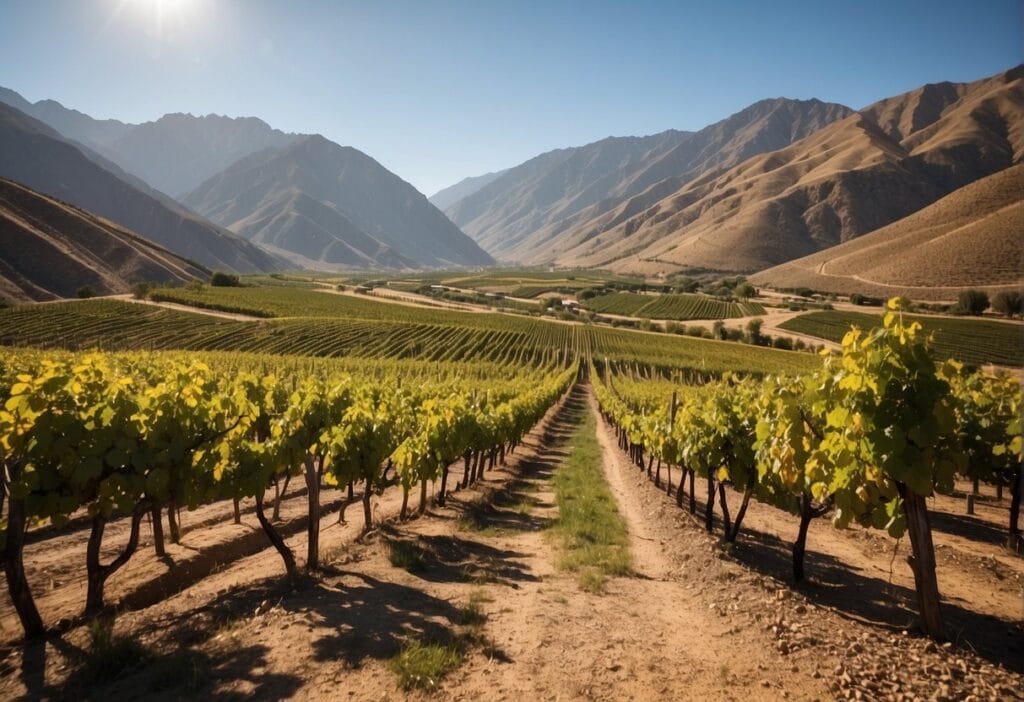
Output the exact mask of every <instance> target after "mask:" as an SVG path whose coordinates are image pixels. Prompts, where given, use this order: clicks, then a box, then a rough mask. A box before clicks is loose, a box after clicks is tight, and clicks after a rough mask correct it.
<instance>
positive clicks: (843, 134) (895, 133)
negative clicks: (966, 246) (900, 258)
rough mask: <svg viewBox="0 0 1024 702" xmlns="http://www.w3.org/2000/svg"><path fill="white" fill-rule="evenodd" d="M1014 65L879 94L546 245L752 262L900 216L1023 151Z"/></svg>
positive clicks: (582, 256)
mask: <svg viewBox="0 0 1024 702" xmlns="http://www.w3.org/2000/svg"><path fill="white" fill-rule="evenodd" d="M1022 75H1024V68H1021V67H1018V68H1015V69H1013V70H1011V71H1008V72H1006V73H1005V74H1001V75H997V76H994V77H992V78H988V79H984V80H980V81H977V82H975V83H971V84H966V85H952V84H943V85H940V86H926V87H924V88H920V89H918V90H915V91H912V92H910V93H907V94H905V95H902V96H897V97H894V98H890V99H887V100H883V101H881V102H879V103H877V104H875V105H872V106H870V107H868V108H866V109H865V110H863V111H861V112H860V113H857V114H854V115H851V116H849V117H847V118H845V119H843V120H840V121H838V122H835V123H834V124H832V125H830V126H828V127H826V128H824V129H822V130H820V131H817V132H815V133H813V134H811V135H810V136H807V137H805V138H803V139H801V140H799V141H797V142H795V143H793V144H792V145H790V146H788V147H786V148H783V149H779V150H777V151H774V152H771V153H765V154H761V155H759V156H755V157H753V158H751V159H748V160H746V161H744V162H743V163H741V164H739V165H737V166H734V167H732V168H729V169H725V170H719V171H715V172H711V173H708V174H706V175H705V176H703V177H701V178H697V179H695V180H693V181H691V182H689V183H687V184H685V185H683V186H682V187H681V188H679V189H677V190H675V191H673V192H671V193H663V192H661V191H660V190H659V189H658V188H652V189H651V191H650V192H649V193H646V194H645V195H644V196H643V197H641V198H638V199H637V202H635V203H627V204H625V205H622V206H620V207H619V208H618V209H617V210H615V211H613V212H609V213H608V214H606V215H604V216H603V217H598V218H594V219H592V220H591V221H589V222H586V223H583V224H579V225H577V226H575V227H573V228H572V229H569V230H568V231H566V232H564V233H561V234H560V236H559V238H558V239H557V241H555V242H550V243H549V249H551V250H553V252H554V253H553V254H552V255H551V259H552V260H553V262H555V263H559V264H564V265H582V266H607V267H611V268H612V269H614V270H618V271H629V272H634V273H647V274H659V273H667V272H671V271H674V270H679V269H685V268H691V267H693V268H709V269H716V270H723V271H739V272H750V271H756V270H759V269H764V268H768V267H770V266H773V265H776V264H779V263H783V262H785V261H789V260H792V259H794V258H799V257H801V256H805V255H809V254H812V253H815V252H817V251H819V250H821V249H824V248H827V247H829V246H833V245H835V244H838V243H842V242H845V241H848V240H851V239H854V238H856V237H858V236H861V235H862V234H865V233H867V232H870V231H874V230H876V229H879V228H881V227H884V226H886V225H888V224H891V223H892V222H895V221H897V220H899V219H902V218H903V217H906V216H908V215H910V214H912V213H914V212H916V211H918V210H920V209H922V208H923V207H926V206H927V205H929V204H931V203H933V202H935V201H936V200H938V199H940V198H942V197H943V196H945V195H947V194H949V193H951V192H953V191H954V190H956V189H958V188H960V187H963V186H964V185H967V184H969V183H972V182H974V181H976V180H978V179H981V178H984V177H986V176H988V175H991V174H993V173H997V172H999V171H1001V170H1003V169H1006V168H1008V167H1010V166H1012V165H1013V164H1015V163H1019V162H1020V161H1021V159H1022V156H1024V85H1022Z"/></svg>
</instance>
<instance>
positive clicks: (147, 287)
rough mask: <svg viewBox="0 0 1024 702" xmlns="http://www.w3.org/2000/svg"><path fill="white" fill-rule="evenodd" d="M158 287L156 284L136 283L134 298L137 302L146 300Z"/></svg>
mask: <svg viewBox="0 0 1024 702" xmlns="http://www.w3.org/2000/svg"><path fill="white" fill-rule="evenodd" d="M155 287H156V283H136V284H135V285H133V286H132V296H133V297H134V298H135V299H136V300H145V299H146V298H147V297H149V293H151V292H152V291H153V288H155Z"/></svg>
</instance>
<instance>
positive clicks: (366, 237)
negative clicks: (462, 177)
mask: <svg viewBox="0 0 1024 702" xmlns="http://www.w3.org/2000/svg"><path fill="white" fill-rule="evenodd" d="M183 202H184V204H185V205H186V206H188V207H190V208H191V209H193V210H194V211H195V212H198V213H199V214H201V215H203V216H205V217H208V218H209V219H211V220H212V221H214V222H217V223H218V224H221V225H223V226H225V227H228V228H229V229H231V230H232V231H235V232H237V233H239V234H240V235H242V236H244V237H246V238H247V239H249V240H251V241H254V242H257V243H260V244H262V245H267V246H270V247H273V250H274V251H278V252H280V253H282V254H283V255H287V256H288V257H289V258H290V259H291V260H292V261H293V262H296V263H301V264H302V265H309V266H314V267H320V268H325V269H332V268H339V267H359V268H367V267H406V266H451V265H456V266H461V265H486V264H489V263H491V262H492V259H491V257H490V256H488V255H487V254H486V253H485V252H484V251H483V250H481V249H480V247H479V246H477V245H476V244H475V243H474V242H473V241H472V240H471V239H470V238H469V237H467V236H466V235H465V234H463V233H462V232H461V231H459V229H458V228H457V227H456V226H455V225H454V224H452V223H451V222H450V221H449V220H448V219H447V218H446V217H445V216H444V214H442V213H441V211H440V210H438V209H437V208H436V207H434V206H433V205H431V204H430V203H429V202H428V201H427V199H426V198H425V197H424V196H423V195H422V194H420V193H419V192H418V191H417V190H416V189H415V188H413V187H412V186H411V185H409V184H408V183H406V182H405V181H403V180H402V179H401V178H399V177H398V176H396V175H395V174H393V173H391V172H390V171H388V170H387V169H386V168H384V167H383V166H381V165H380V164H379V163H377V162H376V161H375V160H373V159H372V158H370V157H369V156H367V155H366V154H364V153H362V152H361V151H358V150H357V149H353V148H351V147H344V146H339V145H338V144H335V143H333V142H331V141H328V140H327V139H325V138H323V137H321V136H311V137H307V138H304V139H302V140H301V141H298V142H296V143H294V144H292V145H290V146H288V147H285V148H283V149H267V150H264V151H261V152H259V153H256V154H253V155H251V156H248V157H246V158H244V159H241V160H240V161H238V162H237V163H235V164H233V165H232V166H231V167H229V168H228V169H226V170H225V171H223V172H221V173H219V174H217V175H216V176H214V177H213V178H210V179H209V180H207V181H206V182H205V183H203V184H202V185H201V186H199V187H198V188H196V189H195V190H194V191H193V192H191V193H189V194H188V196H186V197H185V198H184V199H183Z"/></svg>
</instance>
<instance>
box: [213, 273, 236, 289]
mask: <svg viewBox="0 0 1024 702" xmlns="http://www.w3.org/2000/svg"><path fill="white" fill-rule="evenodd" d="M241 284H242V283H241V281H239V280H238V276H237V275H235V274H234V273H225V272H223V271H214V272H213V275H212V276H210V285H212V286H214V287H215V288H237V287H239V286H240V285H241Z"/></svg>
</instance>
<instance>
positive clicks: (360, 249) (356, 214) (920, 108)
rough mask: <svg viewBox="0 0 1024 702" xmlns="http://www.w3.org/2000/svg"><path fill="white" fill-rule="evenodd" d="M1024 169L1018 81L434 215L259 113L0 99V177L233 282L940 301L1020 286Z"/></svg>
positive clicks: (396, 181)
mask: <svg viewBox="0 0 1024 702" xmlns="http://www.w3.org/2000/svg"><path fill="white" fill-rule="evenodd" d="M4 103H5V104H4ZM1022 161H1024V66H1018V67H1015V68H1013V69H1010V70H1009V71H1006V72H1004V73H1001V74H998V75H995V76H991V77H989V78H985V79H981V80H977V81H974V82H971V83H936V84H929V85H925V86H922V87H920V88H917V89H915V90H912V91H909V92H907V93H903V94H901V95H896V96H893V97H890V98H886V99H883V100H880V101H878V102H876V103H874V104H872V105H869V106H867V107H865V108H862V109H860V110H853V109H851V108H849V107H846V106H844V105H840V104H836V103H828V102H822V101H820V100H814V99H811V100H793V99H787V98H776V99H769V100H761V101H759V102H756V103H754V104H752V105H750V106H749V107H747V108H745V109H743V110H740V111H739V112H737V113H735V114H733V115H731V116H730V117H728V118H726V119H723V120H721V121H719V122H716V123H714V124H711V125H709V126H707V127H705V128H703V129H700V130H699V131H693V132H690V131H677V130H667V131H664V132H660V133H658V134H654V135H650V136H633V137H608V138H606V139H602V140H600V141H597V142H594V143H591V144H587V145H584V146H579V147H570V148H564V149H557V150H554V151H549V152H547V153H544V154H541V155H539V156H536V157H534V158H531V159H529V160H527V161H525V162H524V163H522V164H519V165H517V166H514V167H512V168H508V169H505V170H500V171H496V172H492V173H487V174H484V175H482V176H475V177H469V178H465V179H463V180H461V181H460V182H458V183H456V184H455V185H453V186H451V187H449V188H445V189H444V190H441V191H439V192H437V193H435V194H434V195H433V196H432V197H431V198H430V199H429V200H428V199H427V198H426V197H424V196H423V195H422V194H420V193H419V192H418V191H417V190H416V189H415V188H413V187H412V186H411V185H410V184H409V183H406V182H405V181H403V180H402V179H401V178H399V177H398V176H397V175H395V174H394V173H391V172H390V171H388V170H387V169H386V168H384V167H383V166H382V165H381V164H380V163H378V162H377V161H375V160H374V159H373V158H371V157H370V156H368V155H366V154H364V153H362V152H361V151H359V150H357V149H355V148H352V147H348V146H342V145H339V144H336V143H334V142H332V141H330V140H328V139H326V138H324V137H322V136H320V135H306V134H286V133H284V132H281V131H279V130H276V129H273V128H272V127H270V126H269V125H267V124H266V123H265V122H263V121H261V120H259V119H257V118H254V117H246V118H229V117H223V116H218V115H207V116H205V117H195V116H192V115H189V114H184V113H175V114H168V115H165V116H163V117H161V118H160V119H157V120H154V121H151V122H146V123H144V124H137V125H136V124H128V123H124V122H120V121H117V120H97V119H93V118H92V117H90V116H89V115H86V114H84V113H81V112H78V111H75V110H72V109H69V108H66V107H64V106H62V105H61V104H60V103H57V102H55V101H52V100H41V101H39V102H35V103H31V102H29V101H27V100H25V99H24V98H23V97H22V96H20V95H18V94H17V93H15V92H13V91H10V90H7V89H2V88H0V177H3V178H8V179H10V180H12V181H16V182H17V183H20V184H22V185H24V186H26V187H27V188H30V189H32V190H34V191H37V192H38V194H39V195H40V197H45V196H48V197H49V198H55V199H56V200H58V201H60V202H61V203H64V204H67V205H71V206H74V207H77V208H81V209H82V210H84V212H83V215H84V216H88V215H90V214H91V215H95V216H96V217H98V218H100V219H103V220H109V221H110V222H111V223H116V225H119V226H120V227H122V228H124V229H125V230H127V231H128V233H134V234H136V235H139V236H141V237H143V238H145V239H146V240H149V241H151V242H153V243H154V244H156V245H157V246H158V247H162V248H165V249H167V250H168V251H170V252H173V253H174V254H176V255H178V256H181V257H184V259H187V260H188V261H195V262H196V264H198V266H202V267H205V268H208V269H212V268H224V269H228V270H233V271H238V272H255V271H269V270H274V269H282V268H312V269H321V270H350V269H382V268H391V269H412V268H421V267H462V266H485V265H490V264H492V263H493V262H494V258H497V259H498V260H501V261H503V262H511V263H517V264H529V265H553V266H560V267H588V268H607V269H610V270H613V271H619V272H628V273H636V274H644V275H651V276H663V275H667V274H671V273H675V272H681V271H682V272H698V271H712V272H721V273H730V274H732V273H746V274H753V273H755V272H758V271H763V273H761V274H760V275H758V276H756V277H755V278H754V279H755V281H759V282H761V283H762V284H769V283H774V284H776V285H784V286H801V287H820V288H823V289H829V287H828V286H829V285H832V286H833V287H834V289H835V290H836V291H844V292H845V291H863V292H871V293H872V294H881V293H882V291H884V290H886V289H890V288H893V289H894V288H895V287H896V286H899V285H902V286H903V287H904V288H906V289H908V290H910V289H913V290H914V291H916V292H915V293H914V294H918V295H920V296H922V297H928V296H932V297H935V296H939V297H940V298H948V297H949V296H950V295H951V293H952V292H955V291H956V290H957V289H961V288H962V287H963V286H966V285H973V286H976V287H986V286H987V287H989V288H992V289H997V288H1000V287H1006V286H1015V285H1016V286H1019V284H1020V282H1021V274H1020V256H1019V251H1020V246H1019V233H1020V231H1021V227H1020V226H1018V225H1019V220H1020V214H1021V213H1020V206H1021V204H1020V203H1021V201H1022V200H1024V171H1022V169H1021V167H1020V164H1021V163H1022ZM166 192H170V193H173V194H174V195H175V196H176V197H177V198H178V199H177V200H175V199H173V198H172V197H170V196H169V195H167V194H165V193H166ZM23 197H24V196H23ZM439 207H443V208H444V213H442V212H441V210H440V209H439ZM37 209H38V211H40V212H43V211H47V212H51V213H52V214H53V215H54V216H57V214H59V213H58V212H57V210H54V209H52V208H51V209H49V210H48V209H47V208H44V207H42V206H39V207H38V208H37ZM445 215H447V217H446V216H445ZM62 216H63V215H62ZM37 229H40V228H39V227H37ZM40 230H41V229H40ZM467 235H468V236H467ZM862 237H863V238H864V239H863V242H862V243H858V241H859V240H860V239H861V238H862ZM890 249H891V251H890ZM38 250H40V251H41V250H43V249H38ZM1014 251H1016V252H1017V255H1016V256H1015V255H1014ZM492 256H493V257H494V258H492ZM886 256H889V258H888V259H886ZM9 258H10V257H7V258H5V257H4V253H3V252H2V251H0V264H3V263H5V262H6V263H8V264H9V263H10V261H9V260H7V259H9ZM950 261H954V262H953V263H950ZM176 265H177V264H176ZM957 266H960V270H957V269H956V267H957ZM190 275H191V273H190ZM904 278H905V279H904ZM51 287H52V286H51ZM854 288H857V290H854ZM25 289H27V288H25ZM41 289H47V290H48V289H50V287H47V286H46V285H42V286H41ZM23 291H24V289H23Z"/></svg>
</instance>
